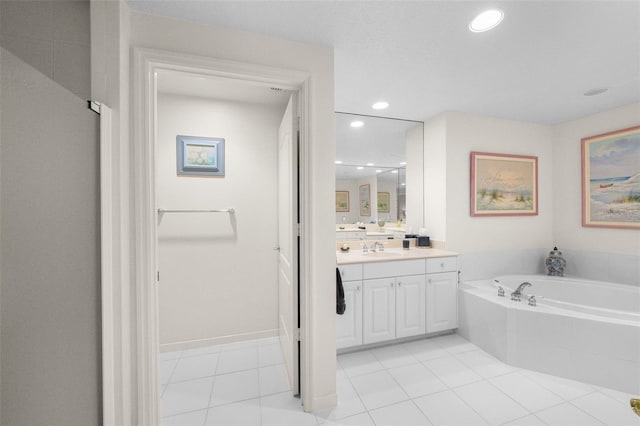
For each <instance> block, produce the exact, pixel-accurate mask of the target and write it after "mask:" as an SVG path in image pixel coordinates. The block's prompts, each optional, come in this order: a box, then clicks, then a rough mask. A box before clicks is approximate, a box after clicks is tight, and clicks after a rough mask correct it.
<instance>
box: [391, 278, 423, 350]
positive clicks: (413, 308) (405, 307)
mask: <svg viewBox="0 0 640 426" xmlns="http://www.w3.org/2000/svg"><path fill="white" fill-rule="evenodd" d="M396 280H397V284H396V285H397V286H396V338H401V337H408V336H417V335H419V334H424V332H425V303H426V296H425V277H424V275H409V276H405V277H398V278H397V279H396Z"/></svg>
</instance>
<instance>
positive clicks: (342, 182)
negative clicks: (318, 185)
mask: <svg viewBox="0 0 640 426" xmlns="http://www.w3.org/2000/svg"><path fill="white" fill-rule="evenodd" d="M336 191H349V211H348V212H336V224H341V223H356V222H357V221H358V220H359V219H358V212H359V208H358V181H357V180H355V179H338V180H336ZM343 217H344V218H345V220H342V218H343Z"/></svg>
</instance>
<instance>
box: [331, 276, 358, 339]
mask: <svg viewBox="0 0 640 426" xmlns="http://www.w3.org/2000/svg"><path fill="white" fill-rule="evenodd" d="M343 287H344V301H345V304H346V309H345V311H344V314H343V315H336V348H338V349H340V348H348V347H350V346H357V345H361V344H362V281H345V282H344V283H343Z"/></svg>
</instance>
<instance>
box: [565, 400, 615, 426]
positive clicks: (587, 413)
mask: <svg viewBox="0 0 640 426" xmlns="http://www.w3.org/2000/svg"><path fill="white" fill-rule="evenodd" d="M593 393H595V392H591V393H589V394H587V395H591V394H593ZM583 396H586V395H583ZM576 399H578V398H576ZM574 401H575V399H573V400H571V401H567V403H568V404H571V405H572V406H574V407H575V408H577V409H578V410H580V411H582V412H583V413H584V414H586V415H587V416H589V417H591V418H593V419H595V420H596V421H597V422H598V423H602V424H603V425H605V426H606V423H604V422H603V421H601V420H600V419H599V418H597V417H596V416H594V415H593V414H591V413H589V412H587V411H585V410H583V409H582V408H581V407H578V406H577V405H576V404H574V403H573V402H574Z"/></svg>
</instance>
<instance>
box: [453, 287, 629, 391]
mask: <svg viewBox="0 0 640 426" xmlns="http://www.w3.org/2000/svg"><path fill="white" fill-rule="evenodd" d="M522 282H529V283H531V284H532V286H530V287H526V288H525V289H524V290H523V296H522V299H521V301H520V302H514V301H512V300H511V299H510V293H511V292H512V291H513V290H514V289H515V288H517V286H518V285H519V284H521V283H522ZM498 285H499V286H501V287H503V288H504V290H505V297H498V292H497V286H498ZM531 295H535V298H536V303H537V306H535V307H531V306H528V303H527V301H528V298H529V297H530V296H531ZM459 296H460V297H459V300H460V302H459V303H460V307H459V315H460V327H459V330H458V332H459V333H460V334H461V335H463V336H464V337H466V338H467V339H469V340H470V341H471V342H473V343H474V344H476V345H478V346H480V347H481V348H483V349H484V350H486V351H488V352H489V353H491V354H493V355H494V356H496V357H497V358H499V359H501V360H503V361H505V362H507V363H509V364H511V365H515V366H519V367H523V368H527V369H531V370H537V371H541V372H545V373H550V374H554V375H557V376H563V377H567V378H572V379H576V380H580V381H584V382H587V383H592V384H595V385H598V386H605V387H608V388H612V389H618V390H621V391H625V392H629V393H635V394H639V393H640V287H637V286H630V285H623V284H614V283H605V282H598V281H589V280H581V279H575V278H562V277H547V276H541V275H508V276H500V277H496V278H495V279H491V280H479V281H469V282H465V283H463V284H462V285H461V286H460V295H459Z"/></svg>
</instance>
